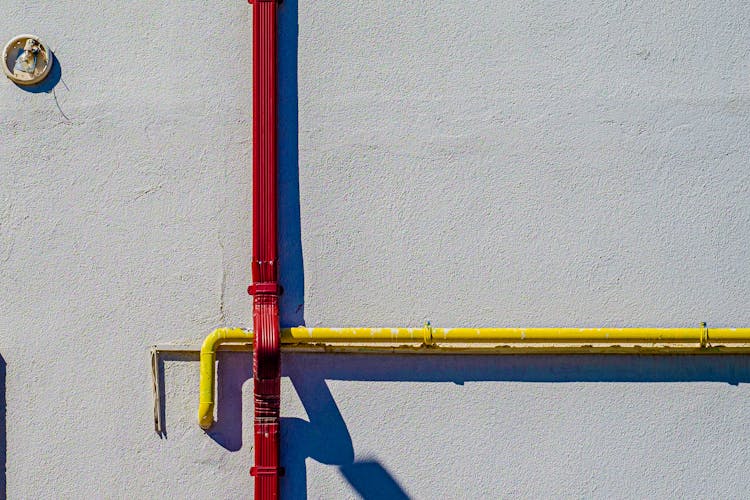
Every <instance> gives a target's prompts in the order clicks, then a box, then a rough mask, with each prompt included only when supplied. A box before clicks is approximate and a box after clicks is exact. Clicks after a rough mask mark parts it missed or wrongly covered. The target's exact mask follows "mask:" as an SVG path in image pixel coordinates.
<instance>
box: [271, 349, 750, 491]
mask: <svg viewBox="0 0 750 500" xmlns="http://www.w3.org/2000/svg"><path fill="white" fill-rule="evenodd" d="M282 366H283V370H284V373H283V375H284V376H285V377H289V378H290V379H291V381H292V384H293V385H294V388H295V390H296V391H297V394H298V396H299V398H300V401H301V402H302V404H303V406H304V408H305V412H306V413H307V415H308V418H309V421H308V420H304V419H300V418H282V432H281V449H282V465H284V466H285V467H286V470H287V474H286V476H285V477H284V478H282V483H281V491H282V494H283V496H284V497H285V498H295V499H296V498H307V476H306V467H305V460H306V459H307V458H312V459H313V460H316V461H317V462H320V463H323V464H328V465H334V466H337V467H338V468H339V471H340V472H341V474H342V475H343V476H344V478H345V479H346V480H347V481H348V482H349V484H351V486H352V487H353V488H354V489H355V490H356V491H357V493H359V494H360V495H361V496H362V497H363V498H365V499H368V500H369V499H380V498H396V499H399V498H408V497H407V494H406V493H405V492H404V490H403V489H402V488H401V486H399V484H398V482H397V480H396V479H395V478H393V477H392V476H391V474H389V473H388V471H387V470H386V469H385V468H384V467H383V466H382V465H381V464H379V463H377V462H375V461H365V462H357V461H356V460H355V454H354V443H353V441H352V437H351V435H350V434H349V430H348V428H347V425H346V422H345V421H344V419H343V417H342V415H341V412H340V411H339V409H338V406H337V404H336V401H335V400H334V399H333V396H332V395H331V392H330V390H329V389H328V385H327V383H326V380H347V381H369V382H375V383H377V382H436V383H453V384H458V385H463V384H464V383H465V382H471V381H497V382H536V383H539V382H549V383H568V382H638V383H644V382H655V383H658V382H723V383H727V384H732V385H738V384H740V383H748V382H750V357H749V356H741V355H736V356H732V355H722V356H711V355H667V356H637V355H612V354H610V355H513V356H502V355H496V356H486V355H471V356H468V355H453V356H452V355H435V354H431V355H376V354H367V355H362V354H360V355H357V354H351V355H350V354H311V353H305V354H303V353H286V354H284V355H283V359H282Z"/></svg>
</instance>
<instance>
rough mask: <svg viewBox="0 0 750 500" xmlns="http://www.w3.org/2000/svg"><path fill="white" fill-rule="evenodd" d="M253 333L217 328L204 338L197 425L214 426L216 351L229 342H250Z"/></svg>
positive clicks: (207, 427) (206, 427) (203, 426)
mask: <svg viewBox="0 0 750 500" xmlns="http://www.w3.org/2000/svg"><path fill="white" fill-rule="evenodd" d="M252 341H253V332H249V331H247V330H243V329H241V328H217V329H216V330H214V331H213V332H211V334H210V335H209V336H208V337H206V339H205V340H204V341H203V345H202V346H201V361H200V370H201V376H200V398H199V403H198V425H200V426H201V428H203V429H209V428H210V427H211V426H212V425H213V424H214V402H215V398H214V385H215V384H214V365H215V362H216V350H217V349H218V348H219V346H221V345H222V344H227V343H231V342H252Z"/></svg>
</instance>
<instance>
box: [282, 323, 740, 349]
mask: <svg viewBox="0 0 750 500" xmlns="http://www.w3.org/2000/svg"><path fill="white" fill-rule="evenodd" d="M383 342H387V343H424V344H428V345H430V344H435V343H438V344H440V343H461V344H473V343H479V344H570V343H575V344H617V343H622V344H693V343H697V344H699V345H701V346H706V345H708V344H710V343H720V344H732V343H736V344H747V343H750V328H711V329H709V328H706V327H705V326H699V327H696V328H432V327H430V326H429V325H426V326H425V327H423V328H306V327H296V328H289V329H286V330H283V331H282V343H283V344H310V343H323V344H326V343H364V344H368V343H383Z"/></svg>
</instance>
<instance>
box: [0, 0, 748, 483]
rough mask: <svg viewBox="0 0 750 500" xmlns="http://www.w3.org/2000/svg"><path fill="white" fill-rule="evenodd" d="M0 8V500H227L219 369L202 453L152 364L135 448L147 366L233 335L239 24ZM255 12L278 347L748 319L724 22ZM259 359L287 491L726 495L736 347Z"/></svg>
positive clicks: (236, 407)
mask: <svg viewBox="0 0 750 500" xmlns="http://www.w3.org/2000/svg"><path fill="white" fill-rule="evenodd" d="M2 7H3V11H4V12H5V15H3V16H2V17H1V18H0V38H2V39H3V41H4V40H5V39H10V38H11V37H12V36H13V35H16V34H19V33H24V32H31V33H35V34H38V35H39V36H41V37H42V38H43V39H44V40H45V41H47V42H48V43H49V45H50V46H51V47H52V49H53V50H54V51H55V54H56V56H57V58H58V60H59V61H60V63H61V64H60V66H59V70H58V74H57V75H53V77H52V78H53V80H52V82H53V83H54V82H55V81H57V84H56V85H55V86H54V88H52V89H50V88H49V87H51V85H48V86H47V88H46V89H44V90H48V91H49V92H39V93H32V92H27V91H24V90H21V89H19V88H17V87H15V86H14V85H12V84H11V83H10V82H5V81H3V82H0V158H1V159H0V283H2V286H0V355H1V356H2V360H0V370H2V369H4V370H3V371H4V380H3V377H2V375H3V371H0V382H4V383H3V384H2V387H0V396H3V397H4V400H5V403H6V413H5V418H4V420H2V421H0V424H4V429H5V431H6V433H7V437H6V436H5V435H3V436H1V437H0V453H3V454H4V455H5V468H6V471H5V474H4V475H3V474H0V481H4V482H5V483H7V484H3V486H4V487H5V489H6V490H7V495H8V497H10V498H105V497H106V498H210V497H215V498H243V497H248V496H250V494H251V491H252V490H251V479H250V478H249V477H248V474H247V471H248V468H249V466H250V463H251V460H252V444H251V433H250V429H251V418H250V411H251V404H250V403H251V401H250V399H251V384H250V383H245V384H244V385H243V382H245V380H246V379H247V378H248V376H249V370H250V364H249V362H248V359H247V356H244V355H238V354H232V355H225V356H223V357H222V359H221V361H220V363H219V370H220V374H221V377H222V382H221V386H220V403H219V411H220V415H221V416H223V417H224V418H223V419H222V422H221V423H220V424H219V426H218V427H217V428H216V429H215V431H214V432H212V433H211V434H210V435H207V434H204V433H203V432H202V431H201V430H200V429H199V428H198V426H197V425H196V424H195V413H196V400H197V380H198V366H197V364H196V363H195V361H194V360H192V359H191V358H180V357H173V358H171V359H168V360H167V361H165V363H164V367H163V368H164V376H165V390H166V395H167V400H166V408H165V412H166V429H167V436H166V438H165V439H160V438H159V437H158V436H156V435H155V434H154V432H153V429H152V422H151V386H150V384H151V382H150V372H149V364H148V355H147V349H148V346H149V345H150V344H152V343H156V342H168V341H176V340H188V341H191V342H198V341H199V340H200V339H201V338H202V337H203V336H204V335H205V334H206V333H208V332H209V331H210V330H211V329H212V328H213V327H215V326H219V325H245V326H250V322H251V319H250V314H249V312H250V300H249V298H248V297H247V296H246V295H245V293H244V288H245V286H246V285H247V284H248V282H249V280H250V276H249V265H248V264H249V261H250V253H249V252H250V238H249V236H250V213H249V206H250V188H251V186H250V176H249V164H250V146H251V143H250V123H251V114H250V111H251V110H250V83H249V75H250V21H251V16H250V9H249V7H248V6H247V5H246V4H245V3H244V2H221V3H213V4H210V5H208V4H206V3H205V2H194V1H188V2H179V3H178V2H173V1H166V2H153V1H152V2H105V3H100V2H92V1H85V2H82V1H78V0H62V1H57V2H46V1H40V2H37V3H29V2H21V1H20V0H4V2H3V5H2ZM281 12H282V21H281V22H282V30H283V34H282V38H281V52H282V58H281V63H280V72H281V74H282V78H283V79H284V83H283V84H282V89H281V97H282V101H283V103H282V106H281V114H282V118H283V119H284V125H283V126H282V130H281V145H280V148H281V160H282V164H281V188H282V191H283V196H284V199H283V201H282V206H281V216H282V222H283V228H282V235H283V237H284V243H283V244H282V248H281V252H282V255H283V259H284V260H283V261H282V266H283V267H282V269H283V270H282V281H283V282H284V286H285V289H286V290H287V293H286V294H285V296H284V298H283V300H284V302H283V306H284V311H283V319H284V322H285V323H286V324H294V323H298V322H300V321H303V320H304V321H305V322H306V324H307V325H309V326H322V325H329V326H339V325H403V326H411V325H415V326H416V325H419V324H421V323H422V321H424V320H425V319H430V320H432V322H433V323H434V324H436V325H439V326H458V325H488V326H490V325H492V326H516V325H528V326H557V325H559V326H577V325H581V326H584V325H585V326H596V325H605V324H607V325H613V326H656V325H659V326H662V325H663V326H691V325H696V324H697V323H698V322H699V321H702V320H703V321H708V322H709V324H712V325H717V326H718V325H727V326H733V325H738V326H739V325H745V326H747V325H750V307H748V306H749V305H750V292H749V291H748V290H750V265H749V264H750V247H749V246H748V244H747V242H748V237H749V236H750V170H748V160H749V159H750V133H749V127H748V126H749V125H750V49H749V46H748V44H749V42H748V40H750V6H748V5H747V4H745V3H743V2H716V1H704V2H701V1H695V0H693V1H683V2H677V1H659V2H657V1H649V2H611V1H595V2H586V3H580V2H544V1H532V2H510V1H491V2H458V1H446V2H427V1H419V0H415V1H412V2H397V1H392V0H387V1H378V2H372V1H368V2H365V1H353V2H332V1H327V0H316V1H314V2H312V1H310V2H304V1H303V2H298V1H297V0H285V2H284V4H283V6H282V8H281ZM297 23H298V26H297ZM297 170H298V171H299V172H298V173H299V175H297ZM284 366H285V368H284V374H285V379H284V384H283V391H284V397H283V405H284V406H283V415H284V417H285V420H284V436H283V437H284V441H283V444H282V446H283V451H284V463H285V465H286V466H287V470H288V475H287V477H286V478H285V479H284V480H283V482H282V487H283V491H284V493H285V496H287V497H289V498H300V497H304V496H305V494H307V495H308V496H309V498H346V497H357V496H363V497H366V498H373V497H375V498H376V497H377V496H378V495H379V494H380V495H381V496H387V497H389V498H397V495H399V494H403V495H408V496H410V497H414V498H477V497H514V496H526V497H539V498H544V497H580V496H583V497H600V498H613V497H673V498H684V497H704V498H730V497H737V498H740V497H747V496H748V493H750V479H748V477H747V470H748V466H750V463H749V462H750V452H748V449H750V448H749V446H748V445H750V430H748V429H750V425H749V424H750V416H748V415H749V413H748V411H747V410H748V405H750V393H749V392H748V382H750V359H748V358H745V357H724V358H700V359H698V358H691V357H668V358H649V357H610V358H597V357H588V358H587V357H575V356H565V357H514V358H491V357H430V358H421V357H417V358H408V357H407V358H404V357H380V358H372V357H357V356H336V357H326V356H319V355H295V356H292V355H288V356H285V358H284ZM0 415H1V414H0ZM0 430H3V427H2V426H1V425H0ZM305 492H307V493H305Z"/></svg>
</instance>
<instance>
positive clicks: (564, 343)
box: [198, 323, 750, 429]
mask: <svg viewBox="0 0 750 500" xmlns="http://www.w3.org/2000/svg"><path fill="white" fill-rule="evenodd" d="M252 341H253V333H252V332H250V331H247V330H242V329H240V328H218V329H216V330H214V331H213V332H212V333H211V334H210V335H209V336H208V337H206V340H205V341H204V342H203V346H202V347H201V354H200V403H199V407H198V422H199V424H200V426H201V427H202V428H203V429H208V428H210V427H211V425H213V422H214V419H213V413H214V363H215V361H216V350H217V348H218V347H219V346H220V345H223V344H236V343H240V344H242V343H244V344H247V343H249V342H252ZM281 343H282V347H284V348H286V349H292V348H295V347H301V348H305V347H306V346H313V347H323V348H326V347H328V346H329V345H330V347H335V346H336V345H338V346H347V345H348V346H352V348H353V349H354V350H355V351H359V352H363V349H364V351H365V352H366V351H367V348H368V347H373V350H375V347H377V348H380V349H381V350H382V348H383V346H385V345H391V346H399V345H400V344H407V348H410V351H405V352H415V351H417V352H443V351H441V350H440V349H435V347H438V348H440V347H442V345H445V344H452V345H454V346H461V349H460V350H459V349H453V350H448V349H446V351H445V352H467V353H468V352H477V353H496V354H511V353H529V352H536V353H580V354H591V353H604V352H608V353H618V354H642V353H674V352H689V353H700V352H704V353H713V354H725V353H737V352H743V353H745V352H750V328H711V329H709V328H708V327H707V326H706V324H705V323H701V325H700V326H699V327H696V328H433V327H432V326H431V325H430V324H429V323H427V324H426V325H425V326H424V327H423V328H306V327H302V326H300V327H296V328H288V329H284V330H282V332H281ZM408 344H411V346H408ZM597 344H598V346H599V347H598V348H597V347H594V346H595V345H597ZM621 344H627V345H628V346H627V347H625V346H622V345H621ZM726 344H730V345H732V347H728V348H726V347H723V346H725V345H726ZM415 346H419V347H416V348H415ZM487 346H489V347H487ZM712 346H713V347H712ZM423 347H425V348H423ZM524 347H528V348H529V349H524ZM390 349H397V350H398V347H391V348H390Z"/></svg>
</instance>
